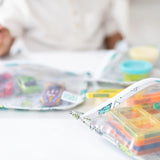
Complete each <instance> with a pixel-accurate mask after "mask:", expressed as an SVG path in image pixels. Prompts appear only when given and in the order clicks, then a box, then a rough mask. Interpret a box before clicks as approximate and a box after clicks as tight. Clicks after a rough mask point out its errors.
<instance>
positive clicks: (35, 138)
mask: <svg viewBox="0 0 160 160" xmlns="http://www.w3.org/2000/svg"><path fill="white" fill-rule="evenodd" d="M106 54H107V53H105V52H93V53H87V52H85V53H81V52H78V53H70V52H68V53H67V52H66V53H65V52H61V53H58V52H54V53H32V54H31V53H30V54H27V55H19V56H13V57H8V58H5V59H2V60H1V61H5V60H9V61H13V60H32V61H35V62H39V63H41V64H47V65H51V66H53V67H55V68H58V69H65V70H71V71H77V72H85V71H90V72H95V71H96V69H97V66H98V64H99V63H100V64H102V63H101V62H102V61H103V60H104V57H105V58H106ZM92 103H93V102H92ZM92 103H91V101H87V102H86V103H85V104H83V105H80V106H79V107H77V108H75V109H74V110H79V111H84V112H85V111H87V110H89V109H92V108H93V104H92ZM0 127H1V131H0V150H1V154H0V158H1V159H2V160H9V159H13V160H72V159H74V160H75V159H76V160H83V159H84V160H97V159H99V160H107V159H108V160H125V159H126V160H129V159H130V158H129V157H128V156H126V155H125V154H123V153H122V152H121V151H119V150H118V149H117V148H116V147H114V146H113V145H112V144H110V143H109V142H107V141H106V140H104V139H102V138H101V137H100V136H99V135H98V134H96V133H95V132H94V131H91V130H90V129H89V128H88V127H87V126H85V125H84V124H83V123H81V122H80V121H77V120H76V119H74V118H73V117H72V116H71V115H69V111H63V112H62V111H56V112H54V111H52V112H27V111H24V112H23V111H12V110H7V111H0Z"/></svg>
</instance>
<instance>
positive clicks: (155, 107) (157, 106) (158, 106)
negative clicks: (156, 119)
mask: <svg viewBox="0 0 160 160" xmlns="http://www.w3.org/2000/svg"><path fill="white" fill-rule="evenodd" d="M153 108H154V109H156V110H158V111H160V102H157V103H154V104H153Z"/></svg>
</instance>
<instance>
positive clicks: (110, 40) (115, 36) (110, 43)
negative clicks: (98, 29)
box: [104, 32, 123, 49]
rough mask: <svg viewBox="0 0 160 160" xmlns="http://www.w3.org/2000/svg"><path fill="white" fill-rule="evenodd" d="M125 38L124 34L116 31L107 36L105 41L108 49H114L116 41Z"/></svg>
mask: <svg viewBox="0 0 160 160" xmlns="http://www.w3.org/2000/svg"><path fill="white" fill-rule="evenodd" d="M122 39H123V36H122V35H121V34H120V33H118V32H117V33H115V34H113V35H112V36H110V37H107V38H106V39H105V41H104V43H105V46H106V48H107V49H114V47H115V45H116V43H117V42H118V41H120V40H122Z"/></svg>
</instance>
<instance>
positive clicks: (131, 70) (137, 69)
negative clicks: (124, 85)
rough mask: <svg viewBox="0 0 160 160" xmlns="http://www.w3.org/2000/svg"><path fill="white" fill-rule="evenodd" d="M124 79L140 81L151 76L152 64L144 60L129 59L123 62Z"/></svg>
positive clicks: (121, 67) (121, 66)
mask: <svg viewBox="0 0 160 160" xmlns="http://www.w3.org/2000/svg"><path fill="white" fill-rule="evenodd" d="M120 69H121V71H122V72H123V80H124V81H138V80H141V79H144V78H147V77H148V76H149V72H150V71H151V70H152V64H151V63H150V62H147V61H142V60H127V61H124V62H122V63H121V65H120Z"/></svg>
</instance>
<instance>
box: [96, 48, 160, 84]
mask: <svg viewBox="0 0 160 160" xmlns="http://www.w3.org/2000/svg"><path fill="white" fill-rule="evenodd" d="M144 52H145V53H144ZM133 53H136V55H139V56H136V57H135V56H133ZM153 53H154V54H155V56H154V60H152V61H151V60H150V59H152V58H153V57H152V56H153ZM144 55H146V56H144ZM113 73H114V74H113ZM149 77H158V78H159V77H160V69H159V49H158V48H156V47H147V46H146V47H133V48H131V49H130V48H129V49H128V50H127V51H117V50H116V51H115V54H114V55H113V56H112V58H111V60H110V62H109V63H108V64H106V66H105V67H104V68H103V72H102V74H101V75H100V77H99V79H101V80H103V81H108V82H114V83H115V82H117V83H123V84H127V85H128V84H132V83H133V82H135V81H139V80H142V79H144V78H149Z"/></svg>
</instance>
